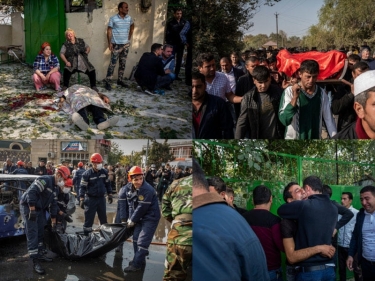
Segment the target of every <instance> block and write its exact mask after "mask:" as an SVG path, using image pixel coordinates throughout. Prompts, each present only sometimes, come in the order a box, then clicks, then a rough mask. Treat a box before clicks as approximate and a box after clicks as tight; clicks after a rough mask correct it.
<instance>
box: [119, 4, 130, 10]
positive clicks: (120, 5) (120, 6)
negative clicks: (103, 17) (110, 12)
mask: <svg viewBox="0 0 375 281" xmlns="http://www.w3.org/2000/svg"><path fill="white" fill-rule="evenodd" d="M124 4H128V3H126V2H120V3H119V4H118V5H117V9H118V10H120V8H122V5H124Z"/></svg>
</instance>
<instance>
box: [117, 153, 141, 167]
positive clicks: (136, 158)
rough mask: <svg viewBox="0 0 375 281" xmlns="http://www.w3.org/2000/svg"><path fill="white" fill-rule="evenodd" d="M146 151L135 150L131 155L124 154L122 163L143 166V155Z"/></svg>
mask: <svg viewBox="0 0 375 281" xmlns="http://www.w3.org/2000/svg"><path fill="white" fill-rule="evenodd" d="M143 154H144V151H133V152H132V154H131V155H124V156H122V157H121V161H120V163H121V164H124V165H130V166H134V165H137V166H141V165H142V156H143Z"/></svg>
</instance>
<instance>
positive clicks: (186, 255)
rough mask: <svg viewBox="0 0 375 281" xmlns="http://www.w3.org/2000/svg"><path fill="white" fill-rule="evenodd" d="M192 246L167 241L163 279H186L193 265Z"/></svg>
mask: <svg viewBox="0 0 375 281" xmlns="http://www.w3.org/2000/svg"><path fill="white" fill-rule="evenodd" d="M192 249H193V247H192V246H185V245H176V244H171V243H167V256H166V258H165V264H164V267H165V269H164V277H163V280H164V281H165V280H182V281H183V280H185V279H186V276H187V269H188V267H189V266H191V260H192Z"/></svg>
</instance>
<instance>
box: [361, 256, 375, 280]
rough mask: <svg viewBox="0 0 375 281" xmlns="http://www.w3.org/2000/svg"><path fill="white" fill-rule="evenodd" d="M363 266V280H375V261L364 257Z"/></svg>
mask: <svg viewBox="0 0 375 281" xmlns="http://www.w3.org/2000/svg"><path fill="white" fill-rule="evenodd" d="M361 268H362V276H363V281H374V280H375V262H371V261H368V260H366V259H364V258H362V261H361Z"/></svg>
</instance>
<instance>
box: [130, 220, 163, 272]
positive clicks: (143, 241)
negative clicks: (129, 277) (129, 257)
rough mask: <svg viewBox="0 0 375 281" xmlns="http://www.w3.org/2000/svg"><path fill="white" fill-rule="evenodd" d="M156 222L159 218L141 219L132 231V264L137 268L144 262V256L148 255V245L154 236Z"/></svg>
mask: <svg viewBox="0 0 375 281" xmlns="http://www.w3.org/2000/svg"><path fill="white" fill-rule="evenodd" d="M158 223H159V220H157V221H145V220H141V221H140V222H138V223H137V224H136V225H135V227H134V233H133V247H134V258H133V265H134V266H135V267H138V268H139V267H141V266H142V264H143V263H145V262H146V256H147V255H148V247H149V246H150V244H151V241H152V237H154V234H155V231H156V228H157V227H158Z"/></svg>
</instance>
